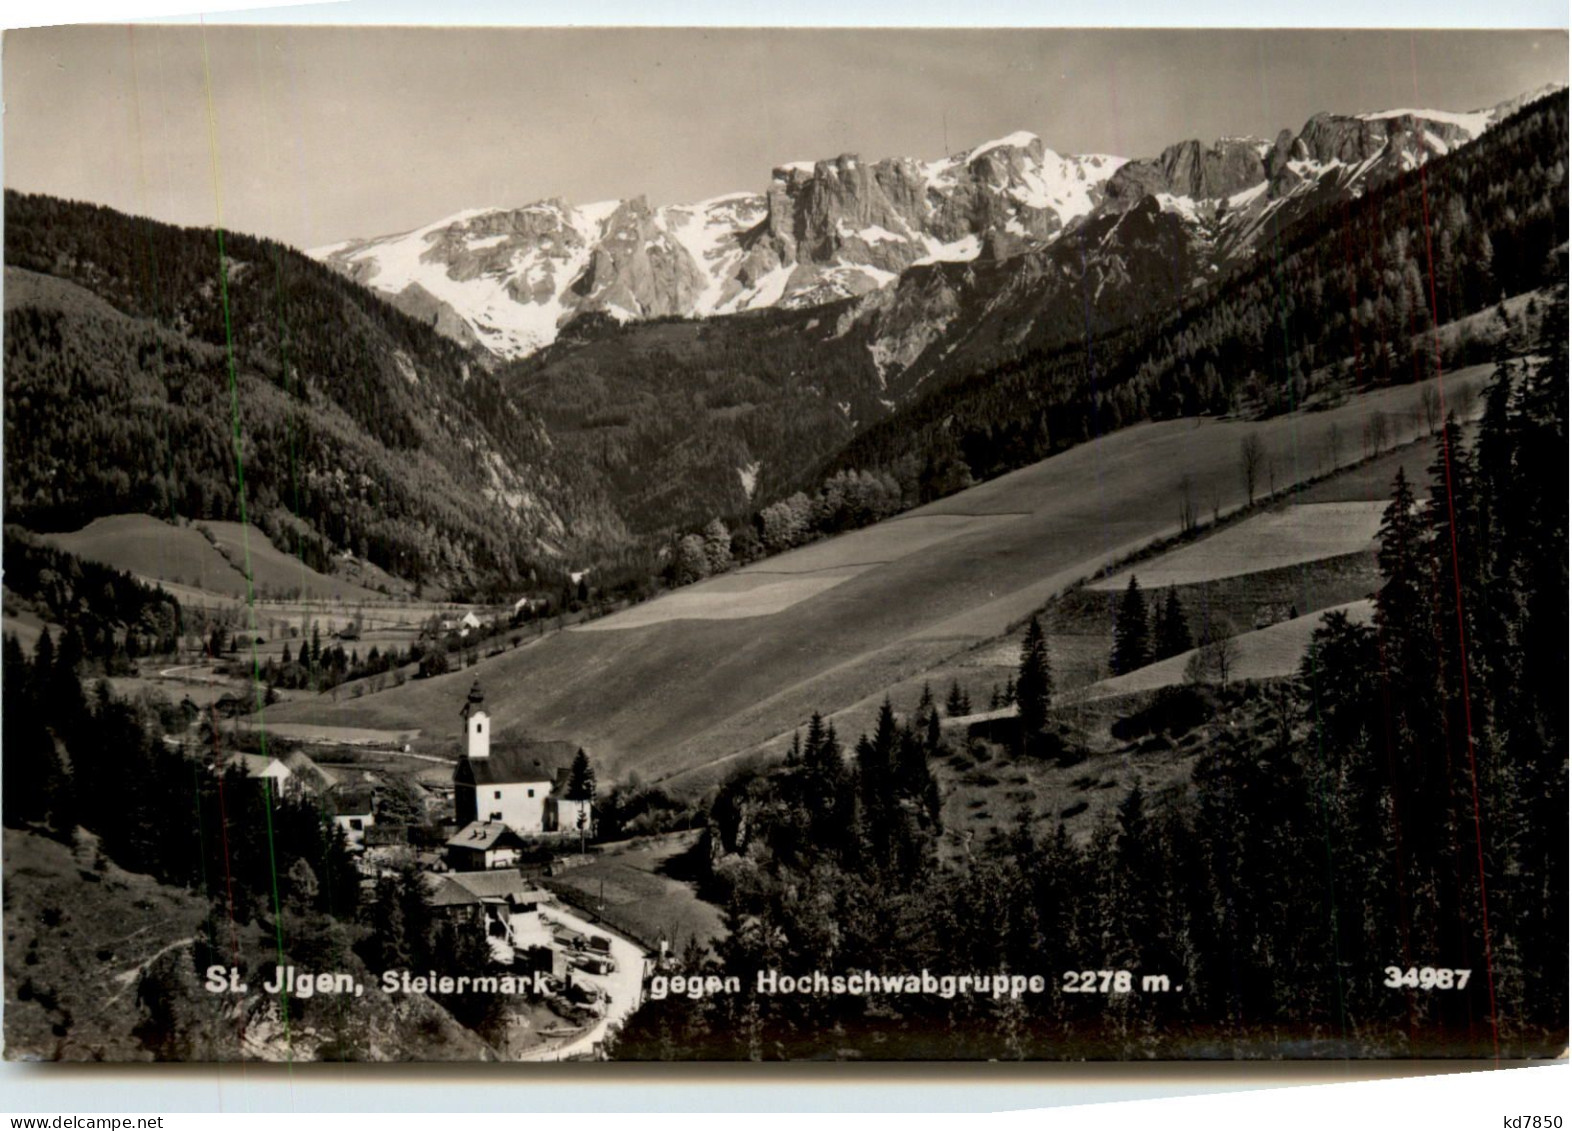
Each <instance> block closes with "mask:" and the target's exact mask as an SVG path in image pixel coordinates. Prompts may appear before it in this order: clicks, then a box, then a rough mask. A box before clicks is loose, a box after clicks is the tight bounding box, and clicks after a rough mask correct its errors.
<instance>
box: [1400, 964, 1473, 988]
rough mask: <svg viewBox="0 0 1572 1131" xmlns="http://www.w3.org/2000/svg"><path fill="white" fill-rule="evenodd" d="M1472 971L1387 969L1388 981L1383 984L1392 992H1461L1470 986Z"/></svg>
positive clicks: (1439, 967)
mask: <svg viewBox="0 0 1572 1131" xmlns="http://www.w3.org/2000/svg"><path fill="white" fill-rule="evenodd" d="M1472 973H1473V971H1472V970H1454V969H1451V968H1450V967H1446V966H1410V967H1408V968H1407V969H1406V970H1405V969H1403V967H1401V966H1388V967H1387V968H1386V981H1385V982H1383V983H1381V984H1382V985H1384V986H1386V987H1387V988H1388V989H1391V990H1403V989H1410V990H1461V989H1463V988H1464V987H1465V986H1467V985H1468V976H1469V975H1470V974H1472Z"/></svg>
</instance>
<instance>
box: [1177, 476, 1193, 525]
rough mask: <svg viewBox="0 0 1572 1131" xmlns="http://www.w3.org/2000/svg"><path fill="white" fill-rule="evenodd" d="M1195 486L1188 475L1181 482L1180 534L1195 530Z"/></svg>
mask: <svg viewBox="0 0 1572 1131" xmlns="http://www.w3.org/2000/svg"><path fill="white" fill-rule="evenodd" d="M1195 521H1196V520H1195V484H1194V483H1192V482H1191V480H1190V477H1189V476H1188V475H1186V476H1185V477H1184V478H1182V479H1180V480H1179V533H1180V534H1189V533H1191V532H1192V531H1194V530H1195Z"/></svg>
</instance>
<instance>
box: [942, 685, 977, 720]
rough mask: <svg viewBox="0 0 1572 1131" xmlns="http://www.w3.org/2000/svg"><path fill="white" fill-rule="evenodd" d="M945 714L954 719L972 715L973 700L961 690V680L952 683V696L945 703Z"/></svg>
mask: <svg viewBox="0 0 1572 1131" xmlns="http://www.w3.org/2000/svg"><path fill="white" fill-rule="evenodd" d="M944 713H945V714H946V715H949V716H950V718H952V719H955V718H959V717H961V716H962V715H969V714H971V713H972V698H971V696H970V695H968V694H966V692H965V691H963V690H962V689H961V681H960V680H952V681H951V682H950V694H949V696H948V697H947V698H946V699H945V701H944Z"/></svg>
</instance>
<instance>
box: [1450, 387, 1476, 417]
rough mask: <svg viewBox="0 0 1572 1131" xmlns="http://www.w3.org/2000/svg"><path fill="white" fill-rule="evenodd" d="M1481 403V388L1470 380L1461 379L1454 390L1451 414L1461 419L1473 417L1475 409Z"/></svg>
mask: <svg viewBox="0 0 1572 1131" xmlns="http://www.w3.org/2000/svg"><path fill="white" fill-rule="evenodd" d="M1478 405H1479V389H1478V388H1477V387H1476V386H1475V385H1473V384H1472V383H1470V382H1467V381H1459V382H1458V383H1457V386H1456V387H1455V388H1454V389H1453V390H1452V410H1451V414H1452V415H1454V416H1456V417H1457V418H1458V419H1459V420H1469V419H1472V417H1473V415H1474V409H1475V408H1476V407H1478Z"/></svg>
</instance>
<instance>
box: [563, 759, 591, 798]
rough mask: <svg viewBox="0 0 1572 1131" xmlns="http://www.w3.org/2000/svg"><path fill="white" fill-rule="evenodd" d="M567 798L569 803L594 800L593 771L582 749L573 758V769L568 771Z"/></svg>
mask: <svg viewBox="0 0 1572 1131" xmlns="http://www.w3.org/2000/svg"><path fill="white" fill-rule="evenodd" d="M567 796H568V800H569V801H593V800H595V771H594V769H593V768H592V767H591V766H590V760H589V755H588V754H586V753H584V748H583V747H580V748H579V752H578V753H577V754H575V755H574V756H573V768H572V769H570V770H569V771H568V794H567Z"/></svg>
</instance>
